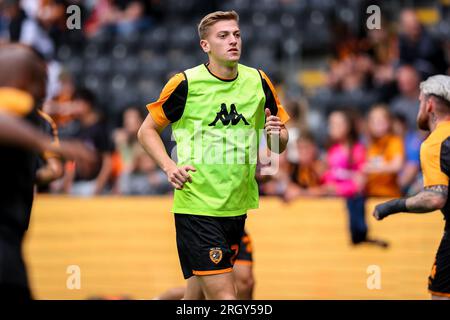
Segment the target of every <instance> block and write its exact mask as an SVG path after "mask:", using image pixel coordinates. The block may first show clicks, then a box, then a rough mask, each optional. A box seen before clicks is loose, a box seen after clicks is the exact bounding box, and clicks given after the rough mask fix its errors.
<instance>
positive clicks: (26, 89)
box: [0, 45, 92, 300]
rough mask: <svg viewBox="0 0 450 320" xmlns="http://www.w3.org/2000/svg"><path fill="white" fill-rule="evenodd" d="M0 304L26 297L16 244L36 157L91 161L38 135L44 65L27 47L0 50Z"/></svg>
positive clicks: (26, 214)
mask: <svg viewBox="0 0 450 320" xmlns="http://www.w3.org/2000/svg"><path fill="white" fill-rule="evenodd" d="M0 70H1V72H0V177H1V180H0V300H4V299H8V300H29V299H30V298H31V293H30V289H29V286H28V279H27V273H26V269H25V264H24V262H23V258H22V240H23V237H24V235H25V232H26V230H27V228H28V224H29V220H30V214H31V207H32V203H33V188H34V182H35V174H36V172H35V170H36V168H35V165H36V160H37V155H38V153H43V152H45V151H51V152H55V153H57V154H59V155H61V156H64V157H69V158H77V159H80V160H82V161H92V157H91V155H90V153H89V152H88V151H87V150H86V149H85V148H84V147H81V145H80V144H71V143H65V144H63V145H60V146H56V145H52V144H51V143H52V139H51V138H50V137H48V136H46V135H44V134H43V133H41V132H40V130H39V128H37V125H38V124H39V117H38V113H37V110H38V108H37V106H38V105H40V104H41V102H42V100H43V99H44V97H45V87H46V79H47V76H46V67H45V63H44V61H42V60H41V59H40V57H39V56H38V55H36V54H35V52H33V51H32V50H31V49H30V48H28V47H25V46H22V45H2V46H0Z"/></svg>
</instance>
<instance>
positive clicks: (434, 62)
mask: <svg viewBox="0 0 450 320" xmlns="http://www.w3.org/2000/svg"><path fill="white" fill-rule="evenodd" d="M399 63H400V65H402V64H409V65H413V66H414V68H415V69H416V70H418V71H419V72H420V73H421V76H422V79H424V78H427V77H428V76H431V75H433V74H439V73H445V72H446V71H447V67H448V66H447V62H446V61H445V54H444V50H443V44H442V43H441V42H440V41H437V40H436V39H433V38H432V37H431V35H430V34H429V33H428V32H427V30H426V29H425V28H424V27H423V26H422V25H421V24H420V22H419V20H418V18H417V15H416V13H415V11H414V10H413V9H404V10H403V11H402V12H401V15H400V38H399Z"/></svg>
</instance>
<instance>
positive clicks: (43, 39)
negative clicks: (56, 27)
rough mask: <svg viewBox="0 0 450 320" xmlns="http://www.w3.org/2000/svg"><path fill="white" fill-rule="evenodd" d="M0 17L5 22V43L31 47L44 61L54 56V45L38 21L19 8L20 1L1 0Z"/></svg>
mask: <svg viewBox="0 0 450 320" xmlns="http://www.w3.org/2000/svg"><path fill="white" fill-rule="evenodd" d="M0 4H1V5H2V10H1V15H2V17H3V19H4V20H5V21H6V25H7V28H8V32H7V34H6V36H7V39H6V40H7V41H10V42H21V43H24V44H27V45H30V46H32V47H33V48H34V49H36V50H37V51H38V52H39V53H40V54H42V55H43V56H44V57H45V58H46V59H50V58H52V57H53V54H54V50H55V47H54V43H53V40H52V39H51V37H50V36H49V34H48V32H47V30H46V29H45V28H44V26H43V25H42V24H41V23H39V21H38V20H35V19H33V18H32V17H28V16H27V15H26V13H25V11H24V10H23V9H22V8H21V6H20V0H3V1H2V2H1V3H0Z"/></svg>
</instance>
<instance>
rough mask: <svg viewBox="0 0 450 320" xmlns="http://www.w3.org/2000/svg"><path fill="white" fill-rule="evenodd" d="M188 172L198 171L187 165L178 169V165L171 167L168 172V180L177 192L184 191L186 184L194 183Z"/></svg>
mask: <svg viewBox="0 0 450 320" xmlns="http://www.w3.org/2000/svg"><path fill="white" fill-rule="evenodd" d="M188 171H193V172H195V171H197V170H196V169H195V168H194V167H193V166H190V165H185V166H180V167H177V166H176V165H174V166H172V167H170V168H169V169H168V170H167V171H166V174H167V180H168V181H169V183H170V184H171V185H172V186H173V187H174V188H175V189H177V190H182V189H183V186H184V184H185V183H186V182H192V177H191V176H190V175H189V173H188Z"/></svg>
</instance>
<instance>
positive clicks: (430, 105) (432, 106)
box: [425, 97, 436, 113]
mask: <svg viewBox="0 0 450 320" xmlns="http://www.w3.org/2000/svg"><path fill="white" fill-rule="evenodd" d="M435 107H436V105H435V104H434V102H433V99H431V98H430V97H428V99H427V100H426V101H425V111H426V112H427V113H430V112H433V111H434V109H435Z"/></svg>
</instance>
